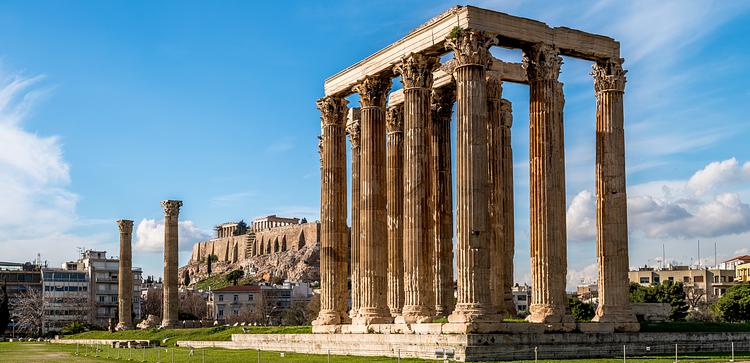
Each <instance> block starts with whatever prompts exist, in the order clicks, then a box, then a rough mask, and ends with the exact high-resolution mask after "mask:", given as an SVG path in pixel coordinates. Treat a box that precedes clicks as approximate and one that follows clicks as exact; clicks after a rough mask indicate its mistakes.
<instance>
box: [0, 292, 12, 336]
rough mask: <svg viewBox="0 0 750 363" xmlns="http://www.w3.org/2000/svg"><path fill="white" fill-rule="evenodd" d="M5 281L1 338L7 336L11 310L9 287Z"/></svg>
mask: <svg viewBox="0 0 750 363" xmlns="http://www.w3.org/2000/svg"><path fill="white" fill-rule="evenodd" d="M6 285H7V283H6V282H5V281H3V295H2V296H0V336H3V335H5V329H6V328H7V327H8V322H9V321H10V308H9V307H8V287H7V286H6Z"/></svg>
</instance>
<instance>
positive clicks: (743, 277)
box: [734, 263, 750, 283]
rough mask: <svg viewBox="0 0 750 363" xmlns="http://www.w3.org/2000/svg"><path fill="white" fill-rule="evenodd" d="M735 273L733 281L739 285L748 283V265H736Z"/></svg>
mask: <svg viewBox="0 0 750 363" xmlns="http://www.w3.org/2000/svg"><path fill="white" fill-rule="evenodd" d="M734 271H735V276H736V277H735V279H734V281H736V282H738V283H740V282H750V263H743V264H741V265H737V266H735V268H734Z"/></svg>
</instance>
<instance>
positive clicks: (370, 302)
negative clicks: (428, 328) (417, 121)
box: [353, 76, 393, 324]
mask: <svg viewBox="0 0 750 363" xmlns="http://www.w3.org/2000/svg"><path fill="white" fill-rule="evenodd" d="M390 88H391V79H390V77H388V76H368V77H366V78H365V79H364V80H362V81H361V82H360V83H359V84H357V85H356V86H355V88H354V90H355V91H356V92H357V93H359V96H360V102H359V103H360V108H361V111H360V113H361V114H360V118H361V119H360V129H361V133H362V136H361V137H362V140H361V146H360V147H361V150H360V175H359V177H360V193H361V197H360V203H361V204H360V228H361V232H360V241H359V243H360V260H359V273H360V280H361V284H362V285H361V286H360V288H361V291H362V296H361V300H360V306H359V311H358V313H357V317H356V318H355V319H354V320H353V322H354V323H356V324H378V323H390V322H392V321H393V319H392V317H391V312H390V310H389V309H388V296H387V295H388V293H387V290H386V279H387V274H388V263H387V262H386V259H387V258H388V244H387V243H388V241H387V239H388V226H387V219H386V211H385V208H386V170H385V168H386V165H385V103H386V98H387V95H388V91H389V90H390Z"/></svg>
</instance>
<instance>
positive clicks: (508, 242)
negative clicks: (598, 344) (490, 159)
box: [500, 98, 516, 316]
mask: <svg viewBox="0 0 750 363" xmlns="http://www.w3.org/2000/svg"><path fill="white" fill-rule="evenodd" d="M512 126H513V105H512V104H511V102H510V101H508V100H507V99H504V98H503V99H501V100H500V138H501V139H502V148H501V151H500V152H501V156H500V161H501V164H502V166H501V169H502V172H501V175H502V181H501V183H502V185H503V219H502V220H503V222H502V223H503V240H504V241H503V243H504V252H505V256H504V258H503V261H504V264H503V269H502V273H503V305H505V312H506V313H507V314H509V315H511V316H513V315H515V314H516V304H514V303H513V263H514V253H515V235H514V234H515V223H514V221H515V217H514V215H513V212H514V204H513V201H514V199H513V147H512V145H511V135H510V130H511V127H512Z"/></svg>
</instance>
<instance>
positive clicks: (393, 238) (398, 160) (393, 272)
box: [385, 105, 404, 317]
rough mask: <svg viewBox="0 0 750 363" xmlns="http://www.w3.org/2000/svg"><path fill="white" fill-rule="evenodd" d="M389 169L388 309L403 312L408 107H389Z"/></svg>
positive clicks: (392, 312) (387, 116)
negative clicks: (405, 115) (405, 128)
mask: <svg viewBox="0 0 750 363" xmlns="http://www.w3.org/2000/svg"><path fill="white" fill-rule="evenodd" d="M385 120H386V129H387V132H388V140H387V146H386V152H387V153H388V156H387V160H386V169H387V174H388V175H387V177H388V192H387V194H388V195H387V199H388V201H387V212H388V308H389V309H390V311H391V316H394V317H395V316H398V315H401V308H402V307H403V306H404V258H403V256H404V250H403V248H404V244H403V241H404V232H403V231H404V230H403V226H404V106H403V105H397V106H393V107H389V108H388V113H387V114H386V118H385Z"/></svg>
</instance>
